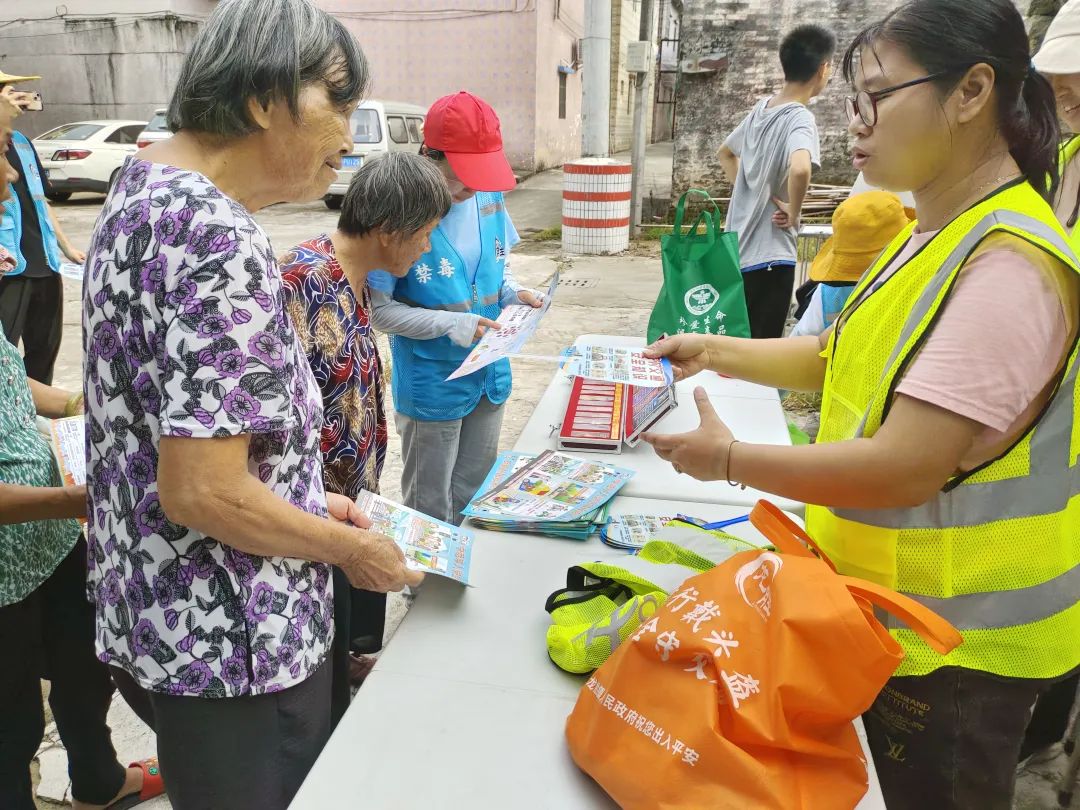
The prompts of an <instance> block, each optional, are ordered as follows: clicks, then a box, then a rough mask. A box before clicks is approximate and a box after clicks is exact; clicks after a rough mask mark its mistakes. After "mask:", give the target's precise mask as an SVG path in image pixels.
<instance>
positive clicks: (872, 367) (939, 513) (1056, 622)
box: [806, 181, 1080, 678]
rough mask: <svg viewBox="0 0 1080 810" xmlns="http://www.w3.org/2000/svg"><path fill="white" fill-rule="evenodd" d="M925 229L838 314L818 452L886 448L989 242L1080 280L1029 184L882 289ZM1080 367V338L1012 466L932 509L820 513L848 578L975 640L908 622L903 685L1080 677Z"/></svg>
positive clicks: (987, 472)
mask: <svg viewBox="0 0 1080 810" xmlns="http://www.w3.org/2000/svg"><path fill="white" fill-rule="evenodd" d="M914 228H915V223H912V224H911V225H910V226H908V228H906V229H905V230H904V231H903V232H901V233H900V234H899V236H897V238H896V239H895V240H894V241H893V242H892V244H890V245H889V246H888V247H887V248H886V249H885V251H884V252H883V253H882V255H881V256H880V257H879V258H878V259H877V261H876V262H875V263H874V265H873V266H872V267H871V268H870V270H869V271H867V273H866V275H865V276H864V277H863V279H862V280H861V281H860V282H859V284H858V286H857V287H856V289H855V291H854V292H853V293H852V295H851V298H850V300H849V304H848V306H847V308H845V310H844V311H843V313H842V314H841V315H840V319H839V323H838V330H834V333H833V335H832V336H831V338H830V340H829V344H828V346H827V347H826V350H825V357H826V358H827V363H828V365H827V368H826V372H825V386H824V392H823V399H822V412H821V428H820V433H819V434H818V441H819V442H839V441H846V440H848V439H854V438H859V437H870V436H873V435H874V433H875V432H876V431H877V430H878V428H879V427H880V426H881V424H882V423H883V422H884V420H885V418H886V416H887V415H888V412H889V407H890V405H891V403H892V400H893V394H894V390H895V387H896V385H897V383H898V382H899V380H900V379H901V377H902V376H903V373H904V370H905V369H906V368H907V366H908V363H909V362H910V361H911V360H912V358H913V357H914V356H915V354H916V353H917V352H918V350H919V347H920V346H921V345H922V343H923V340H924V339H925V338H926V337H927V335H928V333H929V332H930V330H931V329H932V328H933V326H934V324H935V322H936V319H937V317H938V315H939V314H940V313H941V310H942V307H944V305H945V303H946V302H947V301H948V299H949V295H950V293H951V292H952V290H953V288H954V286H955V283H956V280H957V276H958V274H959V272H960V270H961V269H962V268H963V266H964V263H965V262H966V261H967V259H968V257H970V256H971V254H972V252H973V251H974V250H975V249H976V248H977V247H978V245H979V244H980V243H981V242H982V241H983V240H984V239H986V238H987V237H988V236H990V235H991V234H995V233H1009V234H1015V235H1016V236H1018V237H1019V238H1021V239H1024V240H1026V241H1027V242H1028V243H1030V244H1031V245H1034V246H1035V247H1037V248H1039V249H1041V250H1043V251H1045V252H1047V253H1049V254H1051V255H1052V256H1054V257H1056V258H1058V259H1059V260H1061V261H1062V262H1063V263H1064V264H1065V265H1067V266H1068V267H1069V268H1071V269H1072V270H1073V271H1074V272H1078V273H1080V265H1078V263H1077V258H1076V256H1075V255H1074V253H1073V251H1072V249H1071V248H1070V246H1069V244H1068V240H1067V237H1066V234H1065V232H1064V230H1063V229H1062V227H1061V225H1060V224H1059V223H1058V221H1057V219H1056V217H1055V216H1054V212H1053V210H1052V209H1051V207H1050V206H1049V205H1048V204H1047V203H1046V202H1045V201H1044V200H1043V199H1042V197H1040V196H1039V194H1038V193H1037V192H1036V191H1035V189H1034V188H1032V187H1031V186H1030V185H1029V184H1028V183H1026V182H1020V181H1017V182H1016V183H1013V184H1010V185H1008V186H1005V187H1003V188H1002V189H1000V190H999V191H997V192H995V193H994V194H992V195H991V196H990V197H988V198H987V199H986V200H984V201H983V202H981V203H978V204H976V205H975V206H974V207H972V208H971V209H969V210H968V211H966V212H965V213H963V214H961V215H960V216H959V217H957V218H956V219H954V220H953V221H952V222H950V223H949V224H948V225H946V226H945V227H944V228H943V229H942V230H941V231H940V232H939V233H938V234H937V236H935V237H934V238H933V239H932V240H931V241H930V242H929V243H928V244H927V245H926V246H925V247H923V248H922V249H921V250H920V251H919V252H917V253H916V254H915V255H914V256H912V257H911V258H910V259H909V260H908V261H907V263H906V264H905V265H904V266H903V268H902V269H900V270H899V271H898V272H897V273H895V274H894V275H893V276H891V277H890V278H889V279H888V280H886V281H885V282H884V283H883V284H881V285H880V286H879V287H877V288H876V289H875V282H876V281H877V280H878V278H879V277H880V276H881V274H882V272H883V271H884V270H886V269H887V268H888V266H889V264H890V263H891V262H892V261H893V260H894V259H895V258H896V256H897V254H898V253H899V252H900V250H901V248H902V247H903V246H904V244H905V243H906V242H907V240H908V238H909V236H910V235H911V233H912V231H913V230H914ZM868 288H869V290H870V292H869V294H868V295H866V296H863V291H864V290H867V289H868ZM1001 294H1002V295H1008V294H1009V291H1008V290H1007V289H1006V290H1002V291H1001ZM1017 315H1018V317H1023V313H1017ZM1077 368H1078V363H1077V345H1076V341H1075V340H1074V343H1073V345H1072V347H1071V349H1070V351H1069V358H1068V361H1067V362H1066V364H1065V368H1064V370H1063V372H1062V374H1061V377H1060V378H1059V381H1058V387H1057V389H1056V391H1055V392H1054V394H1053V396H1052V398H1051V400H1050V402H1049V403H1048V404H1047V406H1046V408H1045V409H1044V411H1043V414H1042V416H1041V418H1039V419H1038V420H1037V422H1036V423H1035V424H1034V425H1033V426H1032V427H1031V428H1029V429H1028V431H1027V432H1026V433H1025V434H1024V435H1023V437H1022V438H1020V439H1019V440H1018V441H1017V442H1016V443H1015V444H1014V445H1013V446H1012V447H1011V448H1010V449H1008V450H1007V451H1005V453H1004V454H1003V455H1001V456H999V457H998V458H997V459H994V460H992V461H990V462H988V463H986V464H984V465H982V466H980V467H977V468H976V469H974V470H972V471H970V472H966V473H963V474H961V475H957V476H955V477H954V478H953V479H952V480H950V481H949V482H948V484H947V485H946V486H945V487H944V488H943V489H942V491H941V492H939V493H938V494H937V495H936V496H935V497H934V498H933V500H931V501H929V502H927V503H925V504H923V505H921V506H918V507H914V508H901V509H837V508H826V507H821V506H808V507H807V513H806V523H807V529H808V531H809V532H810V535H811V536H812V537H814V539H815V540H816V541H817V542H818V543H819V544H820V545H821V547H822V549H823V550H824V551H825V552H826V553H827V554H828V555H829V557H830V558H831V559H832V560H833V562H834V563H835V564H836V566H837V568H838V570H839V571H840V572H841V573H844V574H849V575H851V576H857V577H864V578H866V579H869V580H872V581H874V582H877V583H880V584H882V585H884V586H886V587H889V588H893V589H895V590H898V591H900V592H902V593H905V594H907V595H908V596H910V597H912V598H913V599H916V600H917V601H919V602H921V603H922V604H924V605H926V606H927V607H929V608H930V609H932V610H934V611H935V612H936V613H938V614H940V615H941V616H943V617H944V618H945V619H947V620H948V621H950V622H952V624H953V625H955V626H956V628H957V629H958V630H959V631H960V633H961V635H962V636H963V639H964V643H963V644H961V645H960V646H959V647H957V648H956V649H955V650H953V651H952V652H951V653H949V654H948V655H944V656H942V655H939V654H938V653H936V652H934V651H933V650H931V649H930V648H929V647H928V646H927V645H926V644H925V643H924V642H923V641H922V640H921V639H920V638H919V637H918V636H917V635H916V634H915V633H914V632H912V631H910V630H908V629H906V628H904V627H903V625H900V624H897V623H892V624H889V629H890V632H891V633H892V634H893V635H894V636H895V637H896V638H897V640H898V641H899V642H900V643H901V645H902V646H903V648H904V651H905V653H906V657H905V659H904V661H903V662H902V663H901V665H900V667H899V668H898V669H897V671H896V674H897V675H921V674H925V673H928V672H932V671H933V670H935V669H937V668H939V667H943V666H961V667H967V668H969V669H978V670H983V671H986V672H991V673H995V674H999V675H1005V676H1012V677H1021V678H1044V677H1054V676H1057V675H1061V674H1063V673H1065V672H1068V671H1069V670H1071V669H1073V668H1074V667H1076V666H1077V665H1078V664H1080V604H1078V598H1080V497H1078V496H1080V467H1078V466H1077V456H1078V453H1080V420H1078V419H1076V414H1077V408H1078V406H1080V398H1078V394H1080V391H1078V386H1077ZM933 440H934V437H933V436H912V437H911V441H933Z"/></svg>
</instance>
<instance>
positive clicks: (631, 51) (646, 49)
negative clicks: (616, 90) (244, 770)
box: [626, 40, 653, 73]
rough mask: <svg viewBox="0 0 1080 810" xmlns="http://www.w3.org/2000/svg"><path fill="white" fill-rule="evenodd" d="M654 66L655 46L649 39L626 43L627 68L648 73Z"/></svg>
mask: <svg viewBox="0 0 1080 810" xmlns="http://www.w3.org/2000/svg"><path fill="white" fill-rule="evenodd" d="M652 67H653V46H652V43H651V42H648V41H647V40H639V41H637V42H628V43H626V70H627V71H629V72H630V73H648V72H649V71H650V70H652Z"/></svg>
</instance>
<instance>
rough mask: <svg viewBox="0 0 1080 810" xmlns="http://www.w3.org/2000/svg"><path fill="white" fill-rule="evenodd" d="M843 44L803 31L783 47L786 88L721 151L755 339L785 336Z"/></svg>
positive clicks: (820, 32)
mask: <svg viewBox="0 0 1080 810" xmlns="http://www.w3.org/2000/svg"><path fill="white" fill-rule="evenodd" d="M835 51H836V37H835V35H834V34H833V33H832V32H831V31H828V30H827V29H825V28H821V27H820V26H817V25H801V26H799V27H798V28H796V29H794V30H793V31H791V33H789V34H788V35H787V36H786V37H784V41H783V42H782V43H781V45H780V64H781V66H782V67H783V69H784V85H783V87H782V88H781V89H780V92H778V93H777V94H776V95H774V96H772V97H771V98H768V99H763V100H762V101H760V102H758V104H756V105H755V106H754V108H753V109H752V110H751V111H750V114H749V115H747V116H746V118H744V119H743V120H742V123H740V124H739V125H738V126H737V127H736V128H735V130H734V131H733V132H732V133H731V134H730V135H728V137H727V140H725V141H724V145H723V146H721V147H720V153H719V158H720V164H721V166H722V168H723V170H724V174H725V175H727V178H728V179H729V180H730V181H731V182H732V183H733V186H734V187H733V189H732V193H731V204H730V207H729V208H728V216H727V230H729V231H735V232H736V233H738V235H739V261H740V263H741V264H742V273H743V287H744V289H745V291H746V309H747V313H748V315H749V316H750V336H751V337H754V338H778V337H783V334H784V325H785V323H786V322H787V314H788V309H789V308H790V306H791V293H792V288H793V287H794V284H795V262H796V259H797V252H796V240H797V238H798V233H799V220H800V214H801V211H802V204H803V199H804V198H805V197H806V191H807V189H808V188H809V187H810V177H811V174H812V172H813V168H812V167H813V166H814V165H818V166H820V165H821V164H820V161H821V154H820V153H821V146H820V143H819V140H818V130H817V123H816V122H815V121H814V114H813V113H812V112H810V110H809V109H808V108H807V106H806V105H807V104H809V102H810V99H812V98H814V97H815V96H818V95H820V94H821V93H822V91H824V89H825V86H826V85H827V84H828V83H829V77H830V75H831V74H832V58H833V54H834V52H835Z"/></svg>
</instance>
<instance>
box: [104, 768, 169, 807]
mask: <svg viewBox="0 0 1080 810" xmlns="http://www.w3.org/2000/svg"><path fill="white" fill-rule="evenodd" d="M128 767H129V768H138V769H139V770H141V771H142V773H143V783H142V790H140V791H139V792H138V793H129V794H128V795H127V796H124V797H123V798H121V799H117V800H116V801H115V802H113V803H112V804H110V805H109V807H108V810H127V808H129V807H135V806H137V805H140V804H142V803H143V802H146V801H150V799H153V798H155V797H157V796H160V795H161V794H163V793H164V792H165V783H164V782H163V781H161V767H160V766H159V765H158V761H157V757H147V758H146V759H143V760H140V761H138V762H132V763H131V764H130V765H128Z"/></svg>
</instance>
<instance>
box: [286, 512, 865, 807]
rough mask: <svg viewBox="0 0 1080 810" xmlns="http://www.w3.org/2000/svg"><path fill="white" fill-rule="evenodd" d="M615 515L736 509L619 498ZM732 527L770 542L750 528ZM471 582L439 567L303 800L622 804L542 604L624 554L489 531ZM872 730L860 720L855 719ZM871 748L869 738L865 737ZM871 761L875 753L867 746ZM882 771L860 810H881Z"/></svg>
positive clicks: (304, 803)
mask: <svg viewBox="0 0 1080 810" xmlns="http://www.w3.org/2000/svg"><path fill="white" fill-rule="evenodd" d="M611 511H612V513H613V514H627V513H639V512H640V513H646V514H673V513H675V512H680V511H681V512H684V513H689V514H692V515H694V516H696V517H701V518H704V519H706V520H724V519H727V518H731V517H736V516H739V515H741V514H744V513H745V510H744V509H742V508H741V507H738V506H723V505H718V504H714V503H686V502H682V501H678V502H676V501H652V500H642V499H636V498H627V497H619V498H616V499H615V500H614V502H613V503H612V509H611ZM728 531H730V532H731V533H732V534H735V535H737V536H740V537H742V538H744V539H747V540H750V541H751V542H756V543H761V542H763V538H762V537H761V535H760V534H758V533H757V531H756V530H755V529H754V528H753V527H752V526H750V525H749V524H746V523H742V524H738V525H735V526H732V527H731V528H730V529H729V530H728ZM476 534H477V536H476V544H475V547H474V549H473V571H472V574H473V581H474V583H475V585H474V586H473V587H470V588H464V587H462V586H460V585H458V584H456V583H454V582H450V581H449V580H446V579H442V578H439V577H429V578H428V581H427V582H426V583H425V584H424V586H423V588H421V590H420V592H419V594H418V595H417V597H416V601H415V603H414V604H413V606H412V608H411V609H410V611H409V615H408V616H407V617H406V618H405V620H404V622H403V623H402V625H401V627H400V628H399V629H398V632H397V634H396V635H395V636H394V638H393V640H392V641H391V642H390V644H389V645H388V646H387V649H386V651H385V652H384V653H383V655H382V656H381V657H380V659H379V661H378V663H377V665H376V667H375V670H374V671H373V672H372V674H371V675H370V676H369V677H368V679H367V681H366V682H365V683H364V686H363V687H362V688H361V689H360V691H359V693H358V694H357V696H356V699H355V700H354V701H353V704H352V706H351V707H350V708H349V711H348V712H347V713H346V715H345V717H344V719H343V720H342V721H341V723H340V725H339V726H338V728H337V730H336V731H335V733H334V736H333V738H332V739H331V740H330V742H329V743H328V744H327V746H326V748H325V749H324V750H323V752H322V755H321V756H320V757H319V760H318V762H316V764H315V767H314V768H313V769H312V770H311V773H310V774H309V775H308V777H307V779H306V781H305V782H304V785H303V787H302V788H301V790H300V792H299V794H298V795H297V796H296V799H295V801H294V802H293V804H292V808H294V810H323V808H326V807H333V806H339V805H342V804H344V803H346V802H347V803H349V805H350V806H353V805H355V806H361V807H372V808H380V809H381V808H404V809H405V810H411V808H417V809H418V810H419V809H420V808H423V809H424V810H427V808H438V809H439V810H442V809H443V808H446V809H447V810H456V808H469V810H481V809H482V808H485V809H486V808H492V810H495V809H496V808H498V810H502V808H506V807H513V808H515V810H534V809H535V810H547V809H548V808H550V809H551V810H555V809H556V808H559V810H566V809H567V808H570V809H572V810H574V809H576V808H611V807H614V806H615V805H614V804H613V803H612V802H611V800H610V799H609V798H608V797H607V796H606V794H604V793H603V791H602V790H600V789H599V788H598V787H597V786H596V785H595V784H594V783H593V782H592V780H590V779H589V778H588V777H587V776H585V775H584V774H582V773H581V772H580V771H579V770H578V769H577V767H575V765H574V763H573V761H572V760H571V758H570V755H569V753H568V752H567V749H566V744H565V739H564V725H565V722H566V717H567V716H568V715H569V713H570V711H571V709H572V708H573V705H574V702H575V700H576V699H577V695H578V693H579V691H580V689H581V687H582V685H583V684H584V678H583V677H581V676H574V675H570V674H568V673H566V672H563V671H562V670H560V669H558V668H557V667H556V666H555V665H554V664H552V663H551V662H550V661H549V660H548V657H547V651H546V646H545V642H544V636H545V631H546V629H547V627H548V625H549V619H548V616H547V613H545V611H544V603H545V601H546V599H547V597H548V595H549V594H551V593H552V592H553V591H556V590H558V589H559V588H560V587H563V586H564V585H565V582H566V571H567V569H568V568H569V567H570V566H572V565H574V564H576V563H579V562H583V561H588V560H600V559H618V558H620V557H622V556H623V554H622V552H620V551H617V550H615V549H610V548H608V547H606V546H604V545H603V544H602V543H600V542H599V540H598V538H596V537H595V536H594V537H593V538H592V539H590V540H588V541H586V542H580V541H574V540H565V539H560V538H552V537H541V536H535V535H524V534H500V533H497V532H487V531H479V532H477V533H476ZM856 727H857V729H858V731H859V733H860V737H861V736H862V733H863V732H862V725H861V723H856ZM864 748H865V741H864ZM866 758H867V761H868V762H872V760H871V758H870V754H869V752H868V751H867V752H866ZM883 807H884V803H883V801H882V798H881V791H880V787H879V786H878V782H877V777H876V773H875V772H874V770H873V767H872V765H871V767H870V787H869V790H868V792H867V795H866V796H865V797H864V799H863V801H862V802H861V803H860V805H859V808H860V810H871V809H873V810H878V809H879V808H883Z"/></svg>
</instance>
